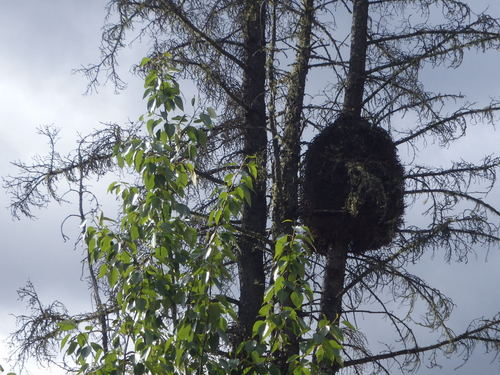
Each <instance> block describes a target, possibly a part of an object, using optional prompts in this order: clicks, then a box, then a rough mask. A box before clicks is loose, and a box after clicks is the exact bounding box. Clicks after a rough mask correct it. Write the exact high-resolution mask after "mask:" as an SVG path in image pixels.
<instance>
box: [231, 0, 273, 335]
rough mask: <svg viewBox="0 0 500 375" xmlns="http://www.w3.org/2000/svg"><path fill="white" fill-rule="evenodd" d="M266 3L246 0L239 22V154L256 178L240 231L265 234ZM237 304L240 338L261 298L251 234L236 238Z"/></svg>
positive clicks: (257, 247)
mask: <svg viewBox="0 0 500 375" xmlns="http://www.w3.org/2000/svg"><path fill="white" fill-rule="evenodd" d="M265 22H266V2H262V3H261V2H258V1H254V0H247V1H246V2H245V14H244V25H243V39H244V49H245V66H244V71H243V91H242V100H243V103H245V104H246V105H247V107H246V108H245V109H244V111H245V113H244V123H243V154H244V155H245V156H255V162H256V164H257V178H256V179H255V181H254V189H253V192H252V194H251V198H252V203H251V205H247V206H245V208H244V210H243V216H242V228H243V232H244V233H255V234H256V235H260V236H265V233H266V221H267V203H266V180H267V133H266V105H265V80H266V70H265V64H266V52H265ZM239 247H240V251H241V254H240V259H239V271H240V305H239V311H238V315H239V321H240V325H241V329H242V333H243V335H244V337H246V338H248V337H250V335H251V334H252V327H253V324H254V322H255V320H256V319H257V315H258V312H259V309H260V307H261V306H262V301H263V297H264V282H265V274H264V252H263V248H264V246H263V244H262V243H259V242H258V241H256V240H255V238H254V237H252V238H250V237H248V236H245V235H242V237H241V240H240V241H239Z"/></svg>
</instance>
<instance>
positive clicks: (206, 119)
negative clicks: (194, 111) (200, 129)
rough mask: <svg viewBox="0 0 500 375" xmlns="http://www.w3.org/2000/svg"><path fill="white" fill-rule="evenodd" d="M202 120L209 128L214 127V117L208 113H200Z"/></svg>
mask: <svg viewBox="0 0 500 375" xmlns="http://www.w3.org/2000/svg"><path fill="white" fill-rule="evenodd" d="M200 120H201V121H202V122H203V124H204V125H205V126H206V127H208V128H211V127H212V119H211V118H210V116H209V115H207V114H206V113H202V114H200Z"/></svg>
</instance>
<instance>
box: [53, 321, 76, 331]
mask: <svg viewBox="0 0 500 375" xmlns="http://www.w3.org/2000/svg"><path fill="white" fill-rule="evenodd" d="M57 325H58V326H59V329H60V330H61V331H71V330H72V329H76V327H77V326H78V325H77V324H76V322H75V321H73V320H63V321H62V322H59V323H58V324H57Z"/></svg>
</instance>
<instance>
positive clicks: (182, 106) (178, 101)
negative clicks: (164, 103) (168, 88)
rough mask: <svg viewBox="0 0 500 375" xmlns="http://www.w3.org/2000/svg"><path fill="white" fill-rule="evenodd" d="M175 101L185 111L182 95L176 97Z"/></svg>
mask: <svg viewBox="0 0 500 375" xmlns="http://www.w3.org/2000/svg"><path fill="white" fill-rule="evenodd" d="M174 103H175V105H176V106H177V107H179V109H180V110H181V111H184V104H183V103H182V98H181V97H180V96H175V97H174Z"/></svg>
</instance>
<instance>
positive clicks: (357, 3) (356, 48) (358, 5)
mask: <svg viewBox="0 0 500 375" xmlns="http://www.w3.org/2000/svg"><path fill="white" fill-rule="evenodd" d="M367 30H368V0H354V2H353V8H352V27H351V51H350V58H349V72H348V74H347V84H346V90H345V96H344V109H343V112H344V113H346V112H350V113H351V114H352V115H354V116H360V115H361V107H362V104H363V89H364V84H365V79H366V69H365V65H366V49H367V47H368V37H367V36H368V33H367Z"/></svg>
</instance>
